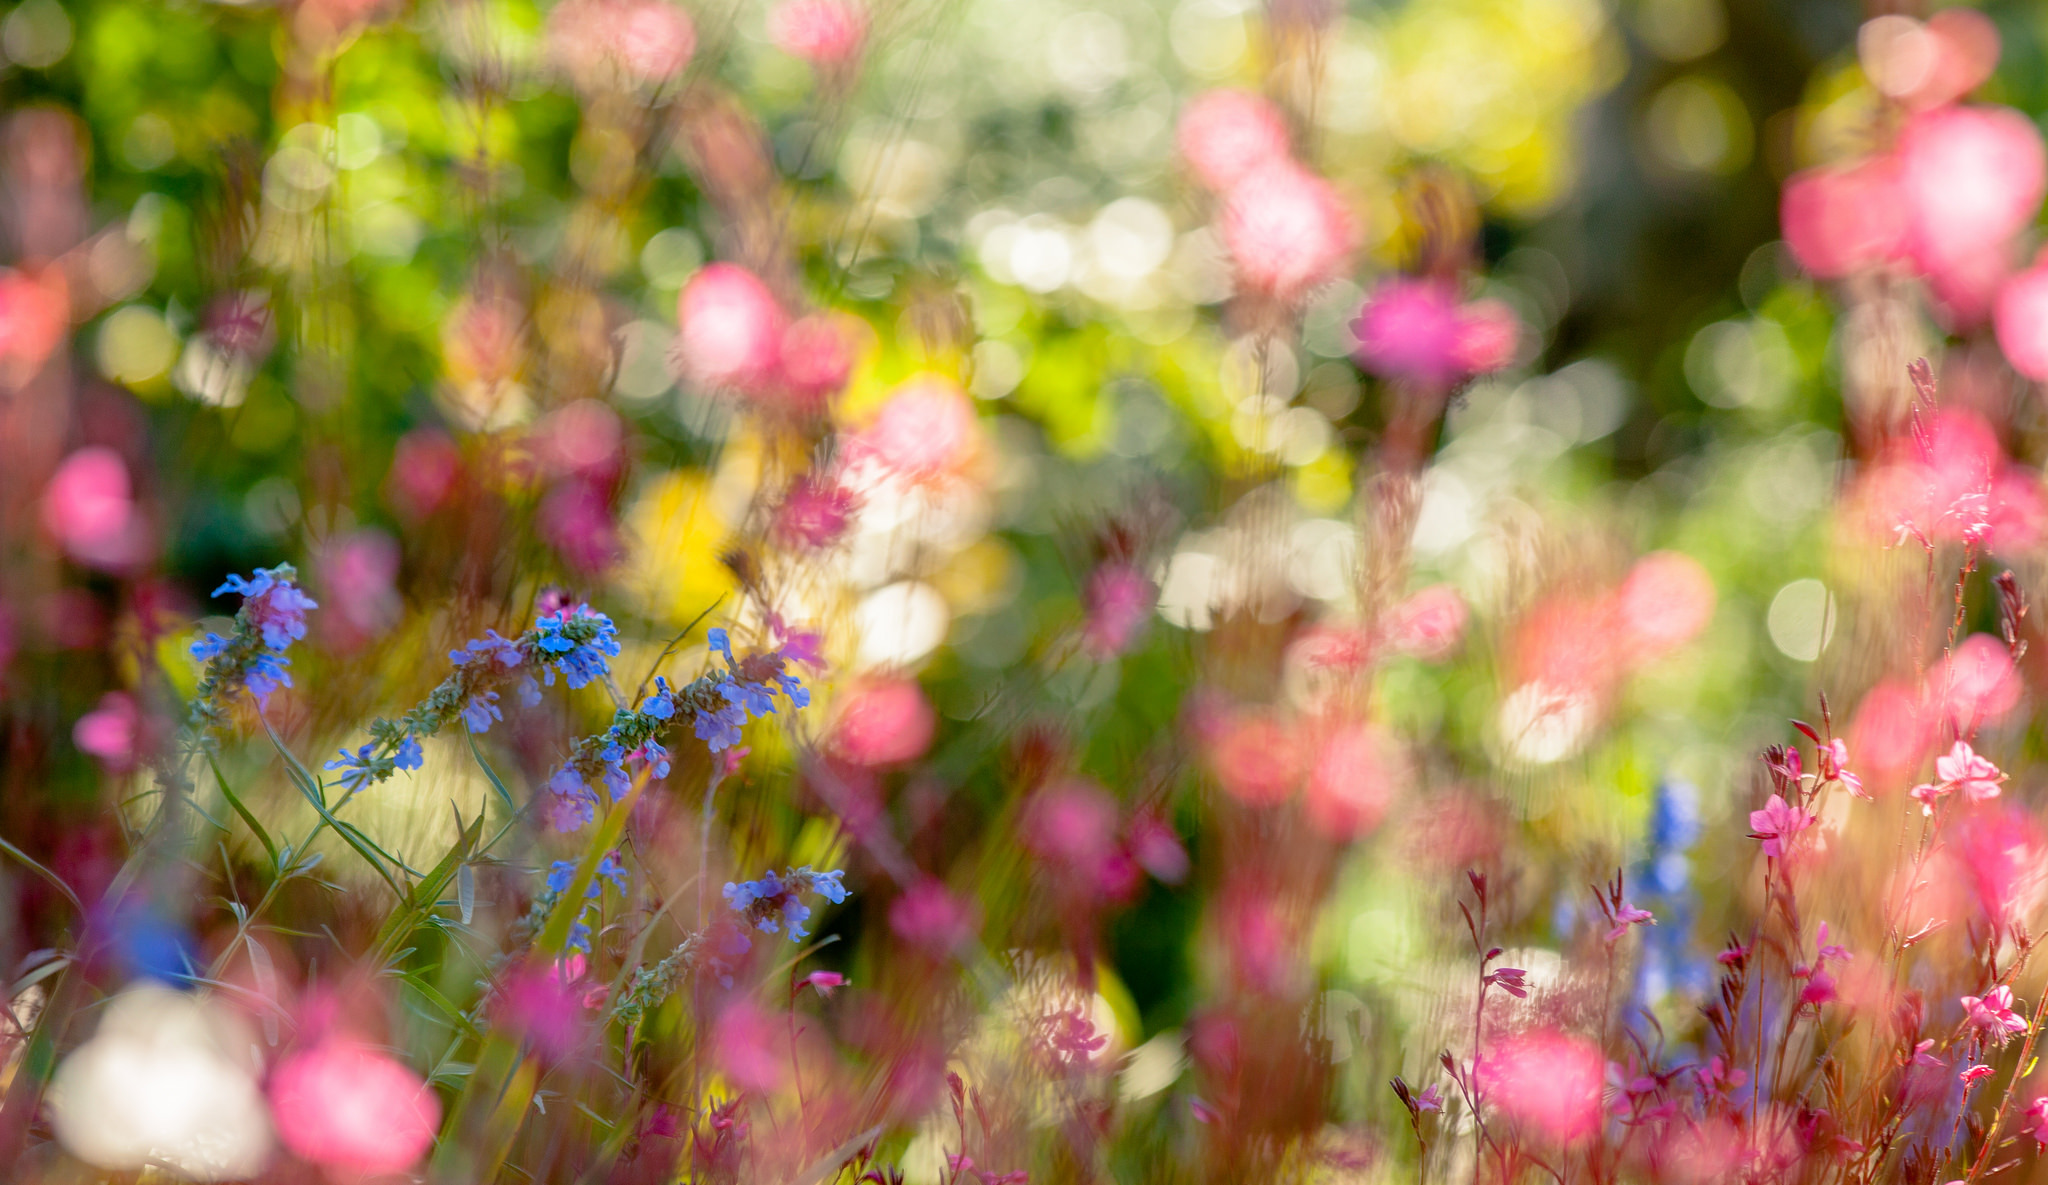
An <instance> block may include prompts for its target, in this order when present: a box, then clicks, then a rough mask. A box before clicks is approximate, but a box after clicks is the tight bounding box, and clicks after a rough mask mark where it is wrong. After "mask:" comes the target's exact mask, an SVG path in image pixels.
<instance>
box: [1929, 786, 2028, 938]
mask: <svg viewBox="0 0 2048 1185" xmlns="http://www.w3.org/2000/svg"><path fill="white" fill-rule="evenodd" d="M1950 842H1951V845H1952V846H1951V848H1950V855H1951V857H1952V859H1953V862H1954V864H1955V866H1956V871H1957V872H1958V874H1959V875H1960V876H1961V878H1962V879H1963V880H1964V881H1965V882H1967V883H1968V884H1969V886H1970V888H1971V889H1972V890H1974V892H1975V894H1976V897H1977V902H1978V904H1979V905H1981V906H1982V907H1983V909H1984V913H1985V916H1986V917H1988V918H1990V919H1991V921H1992V922H1993V923H1994V924H1995V925H1998V926H2006V925H2010V924H2013V923H2025V922H2029V921H2030V919H2031V917H2032V914H2033V913H2034V911H2035V910H2036V909H2038V908H2039V907H2040V905H2041V900H2042V896H2043V893H2044V891H2048V838H2044V837H2043V835H2042V833H2041V827H2040V825H2039V824H2038V823H2036V822H2035V821H2034V820H2033V819H2032V818H2031V817H2029V816H2028V815H2025V814H2023V813H2021V812H2019V811H2017V810H1984V811H1973V812H1971V813H1970V814H1969V815H1968V816H1967V817H1965V818H1964V819H1963V820H1962V821H1961V823H1960V824H1958V825H1957V826H1956V828H1955V830H1954V832H1953V833H1952V838H1951V841H1950Z"/></svg>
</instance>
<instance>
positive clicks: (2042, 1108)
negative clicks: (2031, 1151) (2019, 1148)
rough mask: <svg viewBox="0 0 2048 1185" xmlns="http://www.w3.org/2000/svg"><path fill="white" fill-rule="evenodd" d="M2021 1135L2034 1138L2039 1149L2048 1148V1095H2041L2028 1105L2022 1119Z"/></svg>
mask: <svg viewBox="0 0 2048 1185" xmlns="http://www.w3.org/2000/svg"><path fill="white" fill-rule="evenodd" d="M2020 1134H2021V1135H2023V1136H2032V1137H2033V1138H2034V1143H2035V1144H2036V1145H2037V1146H2038V1147H2042V1148H2048V1095H2039V1096H2037V1097H2036V1098H2035V1099H2034V1101H2033V1102H2031V1103H2028V1104H2027V1109H2026V1111H2025V1112H2024V1113H2023V1114H2022V1116H2021V1118H2020Z"/></svg>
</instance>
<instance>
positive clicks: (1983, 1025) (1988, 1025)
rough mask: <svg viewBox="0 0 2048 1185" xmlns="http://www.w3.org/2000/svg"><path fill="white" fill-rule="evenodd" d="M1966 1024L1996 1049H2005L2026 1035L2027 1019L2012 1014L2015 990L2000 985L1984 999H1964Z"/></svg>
mask: <svg viewBox="0 0 2048 1185" xmlns="http://www.w3.org/2000/svg"><path fill="white" fill-rule="evenodd" d="M1962 1004H1963V1023H1964V1024H1966V1025H1968V1026H1970V1027H1971V1028H1973V1029H1975V1030H1977V1031H1978V1032H1979V1033H1982V1034H1983V1035H1984V1037H1985V1039H1986V1040H1988V1041H1990V1042H1991V1043H1992V1044H1994V1045H2003V1044H2005V1043H2006V1042H2007V1041H2010V1040H2012V1039H2013V1037H2014V1036H2016V1035H2018V1034H2020V1033H2024V1032H2026V1031H2027V1019H2026V1018H2025V1017H2023V1016H2021V1015H2020V1014H2019V1013H2017V1012H2015V1011H2013V1007H2012V989H2011V988H2010V987H2007V986H2006V985H2004V984H2002V983H2001V984H1999V985H1998V986H1997V987H1995V988H1992V989H1991V990H1990V991H1988V992H1986V993H1985V994H1984V995H1982V996H1964V997H1963V998H1962Z"/></svg>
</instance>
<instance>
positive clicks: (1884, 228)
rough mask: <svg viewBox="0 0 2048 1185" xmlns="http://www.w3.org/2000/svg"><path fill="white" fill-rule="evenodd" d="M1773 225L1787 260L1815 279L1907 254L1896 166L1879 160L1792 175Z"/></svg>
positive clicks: (1848, 272) (1831, 277) (1837, 276)
mask: <svg viewBox="0 0 2048 1185" xmlns="http://www.w3.org/2000/svg"><path fill="white" fill-rule="evenodd" d="M1778 221H1779V224H1780V227H1781V229H1782V230H1783V233H1784V235H1785V245H1786V246H1787V247H1789V248H1790V249H1791V251H1792V257H1793V258H1794V259H1796V260H1798V261H1799V266H1801V267H1803V268H1805V269H1806V270H1807V271H1808V272H1809V273H1811V274H1812V275H1814V276H1815V277H1817V278H1819V279H1823V280H1837V279H1841V278H1842V277H1844V276H1848V275H1852V274H1854V273H1856V272H1860V271H1864V270H1866V269H1869V268H1874V267H1880V266H1882V265H1884V264H1887V263H1890V262H1891V261H1892V260H1894V259H1896V258H1898V257H1899V256H1900V255H1901V254H1903V253H1904V251H1905V249H1906V230H1907V225H1906V207H1905V199H1904V197H1903V195H1902V194H1901V192H1900V183H1899V170H1898V164H1897V162H1895V161H1894V160H1892V159H1891V158H1890V157H1882V158H1878V159H1874V160H1867V161H1863V162H1861V163H1859V164H1856V165H1854V166H1851V167H1848V168H1838V167H1824V168H1818V169H1808V170H1806V171H1805V172H1803V173H1797V174H1794V175H1793V176H1792V178H1791V179H1790V180H1788V181H1786V182H1785V189H1784V194H1783V196H1782V197H1781V198H1780V199H1779V207H1778Z"/></svg>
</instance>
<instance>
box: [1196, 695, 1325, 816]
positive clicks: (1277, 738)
mask: <svg viewBox="0 0 2048 1185" xmlns="http://www.w3.org/2000/svg"><path fill="white" fill-rule="evenodd" d="M1208 739H1209V744H1208V758H1209V768H1210V769H1211V770H1213V771H1214V772H1215V774H1216V781H1217V782H1218V783H1219V784H1221V785H1222V787H1223V790H1224V792H1225V793H1227V794H1229V795H1230V796H1231V797H1232V798H1235V799H1237V800H1238V801H1239V802H1242V803H1245V804H1246V805H1248V806H1272V805H1274V804H1276V803H1280V802H1285V801H1286V800H1287V798H1288V797H1289V796H1290V795H1292V794H1293V793H1294V788H1295V787H1296V786H1297V785H1299V784H1300V782H1301V775H1302V766H1303V765H1304V764H1306V760H1307V754H1305V753H1304V752H1303V751H1302V743H1301V739H1300V736H1299V734H1298V732H1297V731H1296V729H1295V728H1294V725H1293V724H1292V723H1291V722H1290V721H1288V720H1285V719H1283V718H1282V717H1280V716H1279V715H1278V714H1276V713H1274V712H1271V711H1267V710H1265V709H1259V708H1245V709H1239V710H1237V711H1233V712H1231V713H1230V714H1229V715H1227V716H1226V717H1225V718H1224V719H1222V720H1221V721H1220V722H1219V724H1218V727H1217V729H1216V732H1215V734H1214V735H1213V736H1211V737H1210V738H1208Z"/></svg>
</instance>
